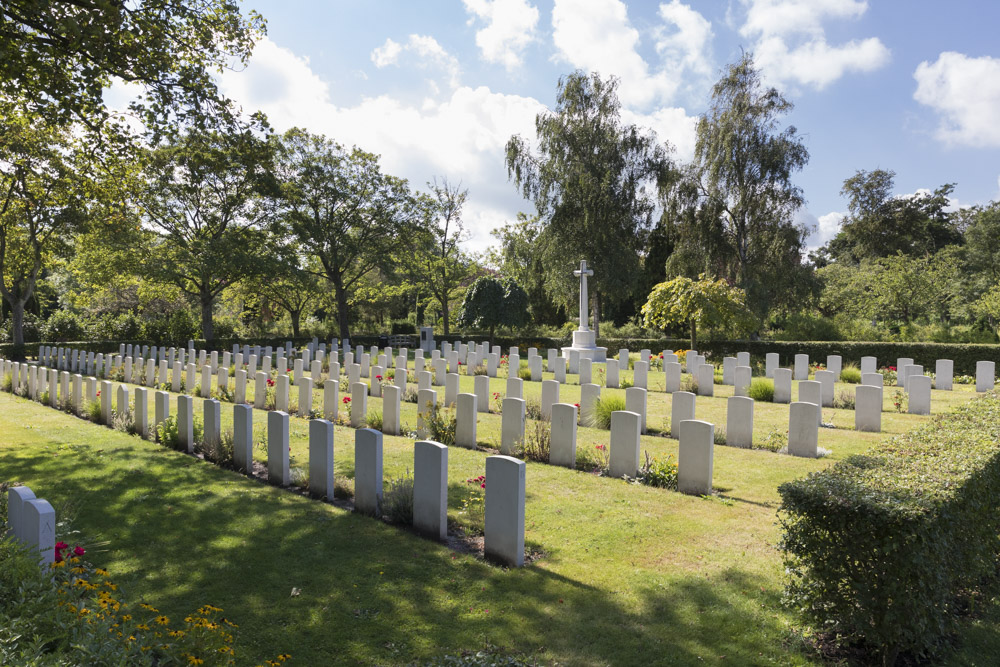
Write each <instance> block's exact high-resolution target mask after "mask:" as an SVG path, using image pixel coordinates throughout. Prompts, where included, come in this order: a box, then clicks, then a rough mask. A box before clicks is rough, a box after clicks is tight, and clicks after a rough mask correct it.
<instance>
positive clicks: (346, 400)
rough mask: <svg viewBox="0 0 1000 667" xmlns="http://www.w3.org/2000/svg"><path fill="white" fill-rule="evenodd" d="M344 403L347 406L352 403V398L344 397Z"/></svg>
mask: <svg viewBox="0 0 1000 667" xmlns="http://www.w3.org/2000/svg"><path fill="white" fill-rule="evenodd" d="M342 402H343V404H344V405H347V404H348V403H350V402H351V397H350V396H344V400H343V401H342Z"/></svg>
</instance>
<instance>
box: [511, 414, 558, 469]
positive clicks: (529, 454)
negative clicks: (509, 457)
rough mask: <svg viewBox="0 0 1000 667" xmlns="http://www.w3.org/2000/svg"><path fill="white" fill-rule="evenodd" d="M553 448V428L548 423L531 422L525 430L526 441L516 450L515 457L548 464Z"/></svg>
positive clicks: (518, 444) (518, 445)
mask: <svg viewBox="0 0 1000 667" xmlns="http://www.w3.org/2000/svg"><path fill="white" fill-rule="evenodd" d="M551 446H552V427H551V426H550V425H549V424H548V422H543V421H535V422H531V423H530V424H528V425H527V426H526V427H525V429H524V439H523V440H521V442H519V443H517V446H516V447H515V448H514V456H516V457H517V458H519V459H524V460H526V461H538V462H539V463H548V462H549V450H550V449H551Z"/></svg>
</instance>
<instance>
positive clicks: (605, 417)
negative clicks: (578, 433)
mask: <svg viewBox="0 0 1000 667" xmlns="http://www.w3.org/2000/svg"><path fill="white" fill-rule="evenodd" d="M624 409H625V399H624V398H622V397H621V396H604V397H601V398H599V399H597V403H596V404H595V405H594V414H593V416H592V417H591V419H590V422H591V423H590V424H588V426H592V427H593V428H603V429H605V430H607V429H610V428H611V413H612V412H617V411H619V410H624Z"/></svg>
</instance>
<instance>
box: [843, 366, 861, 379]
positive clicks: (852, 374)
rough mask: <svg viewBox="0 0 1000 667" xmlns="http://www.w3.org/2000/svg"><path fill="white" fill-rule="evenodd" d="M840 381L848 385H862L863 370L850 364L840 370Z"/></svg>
mask: <svg viewBox="0 0 1000 667" xmlns="http://www.w3.org/2000/svg"><path fill="white" fill-rule="evenodd" d="M840 381H841V382H846V383H848V384H861V369H860V368H858V367H857V366H855V365H854V364H848V365H846V366H844V367H843V368H841V369H840Z"/></svg>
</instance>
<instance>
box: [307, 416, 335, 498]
mask: <svg viewBox="0 0 1000 667" xmlns="http://www.w3.org/2000/svg"><path fill="white" fill-rule="evenodd" d="M309 493H311V494H312V495H313V496H315V497H317V498H328V499H330V498H333V424H332V423H330V422H328V421H327V420H325V419H311V420H309Z"/></svg>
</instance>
